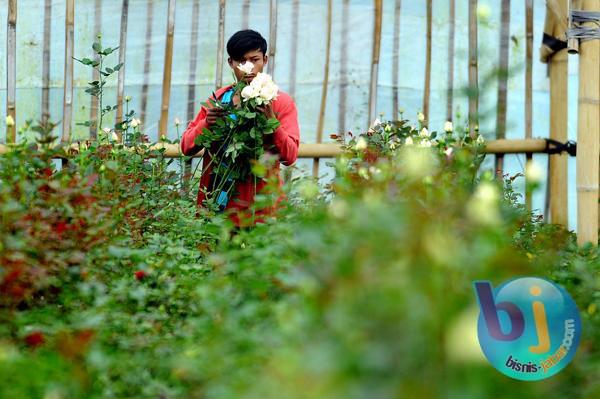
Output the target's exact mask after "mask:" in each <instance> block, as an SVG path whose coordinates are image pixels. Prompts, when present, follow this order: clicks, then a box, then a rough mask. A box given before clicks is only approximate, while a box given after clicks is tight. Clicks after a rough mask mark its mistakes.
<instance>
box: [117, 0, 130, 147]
mask: <svg viewBox="0 0 600 399" xmlns="http://www.w3.org/2000/svg"><path fill="white" fill-rule="evenodd" d="M128 15H129V0H123V11H122V13H121V33H120V37H119V64H122V66H121V68H120V69H119V74H118V77H117V122H122V121H123V92H124V91H125V49H126V48H127V19H128ZM119 125H120V124H119ZM119 130H121V129H119ZM119 136H120V134H119Z"/></svg>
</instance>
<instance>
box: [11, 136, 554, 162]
mask: <svg viewBox="0 0 600 399" xmlns="http://www.w3.org/2000/svg"><path fill="white" fill-rule="evenodd" d="M11 148H12V145H3V144H0V155H2V154H6V153H7V152H8V151H10V150H11ZM71 148H73V149H77V148H78V147H77V143H74V144H72V145H71ZM160 148H165V149H166V152H165V153H164V156H165V157H167V158H178V157H180V156H181V147H180V146H179V145H178V144H169V143H157V144H155V145H152V146H150V149H149V150H153V149H160ZM342 152H343V151H342V147H341V146H340V145H339V144H337V143H300V148H299V150H298V157H299V158H332V157H335V156H337V155H340V154H341V153H342ZM483 152H484V153H486V154H498V153H503V154H523V153H527V152H531V153H540V154H543V153H546V140H544V139H513V140H508V139H504V140H492V141H488V142H487V143H486V147H485V149H484V151H483ZM202 155H203V152H202V151H200V152H199V153H197V154H196V155H194V157H201V156H202Z"/></svg>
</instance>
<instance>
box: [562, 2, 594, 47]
mask: <svg viewBox="0 0 600 399" xmlns="http://www.w3.org/2000/svg"><path fill="white" fill-rule="evenodd" d="M570 19H571V24H570V25H571V28H569V29H568V30H567V38H568V39H579V40H582V41H584V40H591V39H600V11H581V10H572V11H571V17H570ZM588 22H591V23H593V24H595V25H596V26H595V27H594V26H583V24H584V23H588Z"/></svg>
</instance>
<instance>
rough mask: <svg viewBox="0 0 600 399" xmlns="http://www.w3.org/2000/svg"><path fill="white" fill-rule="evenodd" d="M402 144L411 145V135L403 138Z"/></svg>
mask: <svg viewBox="0 0 600 399" xmlns="http://www.w3.org/2000/svg"><path fill="white" fill-rule="evenodd" d="M404 145H413V139H412V137H410V136H409V137H407V138H406V140H404Z"/></svg>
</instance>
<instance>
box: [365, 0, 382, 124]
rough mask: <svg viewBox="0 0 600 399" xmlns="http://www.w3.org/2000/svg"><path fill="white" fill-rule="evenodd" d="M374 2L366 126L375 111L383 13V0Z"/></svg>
mask: <svg viewBox="0 0 600 399" xmlns="http://www.w3.org/2000/svg"><path fill="white" fill-rule="evenodd" d="M373 1H374V3H375V14H374V18H375V21H374V27H373V53H372V56H371V86H370V88H369V120H368V123H367V127H369V126H370V125H371V122H372V121H373V118H374V117H375V113H376V112H377V81H378V74H379V53H380V52H381V20H382V15H383V0H373Z"/></svg>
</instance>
